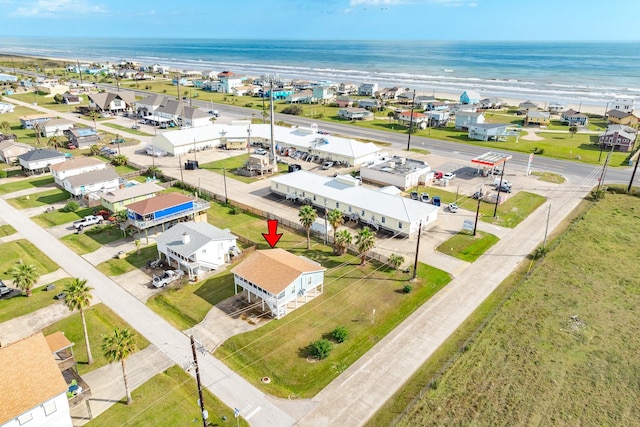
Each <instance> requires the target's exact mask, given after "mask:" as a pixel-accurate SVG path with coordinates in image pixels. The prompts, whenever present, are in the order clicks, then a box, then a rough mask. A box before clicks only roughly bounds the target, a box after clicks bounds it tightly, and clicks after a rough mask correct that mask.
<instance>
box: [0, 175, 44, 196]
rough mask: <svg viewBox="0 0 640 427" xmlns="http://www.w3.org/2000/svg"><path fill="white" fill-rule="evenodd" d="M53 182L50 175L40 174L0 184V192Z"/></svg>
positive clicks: (5, 192)
mask: <svg viewBox="0 0 640 427" xmlns="http://www.w3.org/2000/svg"><path fill="white" fill-rule="evenodd" d="M49 184H53V177H52V176H51V175H41V176H37V177H35V178H29V179H23V180H20V181H14V182H8V183H6V184H2V185H0V194H8V193H13V192H15V191H21V190H27V189H29V188H34V187H42V186H45V185H49Z"/></svg>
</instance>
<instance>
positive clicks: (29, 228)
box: [0, 199, 295, 427]
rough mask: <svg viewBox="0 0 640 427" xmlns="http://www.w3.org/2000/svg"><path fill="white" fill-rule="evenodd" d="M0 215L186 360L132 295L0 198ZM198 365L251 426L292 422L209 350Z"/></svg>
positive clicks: (182, 345) (172, 333)
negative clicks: (86, 280)
mask: <svg viewBox="0 0 640 427" xmlns="http://www.w3.org/2000/svg"><path fill="white" fill-rule="evenodd" d="M0 216H2V218H3V219H4V220H5V221H6V222H7V223H8V224H10V225H12V226H13V227H14V228H15V229H16V230H17V231H18V232H19V233H20V234H21V235H22V236H23V237H25V238H26V239H28V240H30V241H31V242H33V243H34V244H35V245H36V246H37V247H38V248H40V250H42V251H43V252H44V253H46V254H47V255H48V256H49V257H51V259H52V260H53V261H54V262H56V263H57V264H58V265H59V266H60V267H61V268H63V269H64V270H66V271H67V273H69V275H70V276H72V277H83V278H88V282H89V285H90V286H92V287H93V288H94V291H93V293H94V294H95V295H96V296H97V297H98V298H99V299H100V300H101V301H102V302H104V303H105V304H106V305H107V306H108V307H110V308H111V309H112V310H113V311H115V312H116V313H117V314H118V315H119V316H120V317H122V318H123V319H124V320H125V321H126V322H127V323H129V324H130V325H131V326H132V327H133V328H135V329H136V330H137V331H138V332H140V333H141V334H142V335H143V336H144V337H145V338H147V339H148V340H149V341H150V342H151V343H152V344H154V345H155V346H156V347H157V348H158V349H159V350H160V351H162V352H163V353H164V354H166V355H167V356H168V357H169V358H170V359H171V360H173V362H174V363H177V364H179V365H182V364H183V363H184V362H185V361H187V360H189V359H190V358H191V347H190V343H189V339H188V337H187V336H186V335H184V334H183V333H181V332H180V331H177V330H176V329H175V328H173V326H171V325H170V324H169V323H167V321H165V320H164V319H163V318H161V317H160V316H158V315H157V314H155V313H154V312H152V311H151V310H149V309H148V308H147V307H146V306H145V305H144V304H143V303H142V302H140V301H139V300H138V299H136V298H135V297H134V296H133V295H131V294H130V293H128V292H127V291H126V290H124V289H123V288H121V287H120V286H118V285H117V284H116V283H115V282H113V280H111V279H109V278H108V277H106V276H104V275H103V274H102V273H100V272H99V271H98V270H96V269H95V267H94V266H92V265H91V264H89V263H88V262H87V261H86V260H84V259H83V258H82V257H80V256H78V255H77V254H75V253H74V252H73V251H71V249H69V248H67V247H66V246H65V245H64V244H62V243H61V242H60V241H58V240H57V239H56V238H55V237H53V236H52V235H50V234H49V233H45V232H43V231H42V229H41V228H40V227H38V226H37V225H36V224H35V223H33V222H32V221H31V220H30V219H28V218H26V217H25V216H24V215H22V214H21V213H20V212H19V211H18V210H16V209H14V208H13V207H12V206H10V205H9V204H8V203H6V202H5V201H4V200H1V199H0ZM200 364H201V366H200V369H201V376H202V383H203V385H205V386H206V387H207V388H208V389H209V390H210V391H212V392H213V393H214V394H215V395H216V396H218V397H219V398H220V399H221V400H222V401H223V402H225V403H226V404H227V405H229V406H231V407H238V408H240V409H241V410H242V414H244V416H245V418H249V420H250V422H251V425H254V426H265V427H268V426H290V425H293V424H294V422H295V420H294V418H293V417H291V416H290V415H288V414H287V413H285V412H284V411H282V410H281V409H280V408H278V407H277V406H276V405H274V404H273V403H272V401H271V400H270V399H268V398H267V396H265V395H264V394H263V393H261V392H260V391H258V390H256V389H255V388H254V387H253V386H251V385H250V384H249V383H248V382H247V381H246V380H245V379H243V378H241V377H240V376H239V375H237V374H236V373H234V372H233V371H231V370H230V369H229V368H227V367H226V366H225V365H224V364H223V363H222V362H220V361H218V360H216V359H215V358H214V357H213V356H211V355H210V354H208V353H207V354H205V355H203V356H202V357H201V359H200Z"/></svg>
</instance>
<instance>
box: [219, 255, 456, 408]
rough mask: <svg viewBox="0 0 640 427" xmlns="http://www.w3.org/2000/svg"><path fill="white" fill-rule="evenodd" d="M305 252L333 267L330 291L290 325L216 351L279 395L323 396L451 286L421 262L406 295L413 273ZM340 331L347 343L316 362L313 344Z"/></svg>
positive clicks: (286, 321)
mask: <svg viewBox="0 0 640 427" xmlns="http://www.w3.org/2000/svg"><path fill="white" fill-rule="evenodd" d="M298 253H301V254H304V255H306V256H308V257H310V258H312V259H314V260H316V261H319V262H321V264H322V265H324V266H327V267H328V270H327V272H326V274H325V285H324V293H323V294H322V295H321V296H318V297H317V298H315V299H314V300H313V301H310V302H309V303H307V304H306V305H304V306H303V307H301V308H298V309H297V310H295V311H293V312H291V313H289V314H287V316H285V317H284V318H283V319H280V320H272V321H271V322H269V323H267V324H266V325H264V326H262V327H260V328H259V329H257V330H254V331H252V332H248V333H244V334H240V335H236V336H234V337H232V338H230V339H228V340H227V341H225V342H224V344H223V345H221V346H220V347H218V349H217V350H216V353H215V354H216V357H218V358H219V359H220V360H222V361H223V362H225V363H226V364H227V365H229V366H230V367H231V368H232V369H233V370H234V371H236V372H238V373H239V374H240V375H242V376H243V377H245V379H247V381H249V382H251V383H252V384H254V385H255V386H256V387H259V388H261V389H262V390H264V391H265V392H267V393H269V394H273V395H276V396H279V397H287V396H291V395H295V397H303V398H309V397H312V396H314V395H316V394H317V393H318V392H319V391H320V390H322V388H324V387H325V386H326V385H327V384H329V383H330V382H331V381H332V380H333V379H334V378H336V377H337V376H338V375H339V374H340V373H341V372H342V371H344V370H345V369H346V368H347V367H349V366H350V365H351V364H352V363H354V362H355V361H356V360H358V358H360V357H361V356H362V355H363V354H364V353H365V352H367V351H368V350H369V349H371V347H373V346H374V345H375V344H376V342H377V341H378V340H380V339H381V338H383V337H384V336H385V335H387V334H388V333H389V332H391V331H392V330H393V329H394V328H395V327H396V326H398V324H400V323H401V322H402V321H403V320H404V319H406V318H407V316H409V315H410V314H411V313H412V312H413V311H414V310H415V309H416V308H418V307H419V306H420V305H422V304H423V303H424V302H425V301H427V300H428V299H429V298H431V296H433V294H435V292H437V291H438V290H439V289H441V288H442V287H443V286H445V285H446V284H447V283H448V282H449V280H450V277H449V275H448V274H447V273H445V272H443V271H440V270H437V269H435V268H433V267H429V266H426V265H424V264H420V265H419V269H418V276H419V280H418V281H417V282H416V283H412V286H413V291H412V292H411V293H408V294H407V293H404V292H403V290H402V289H403V286H404V285H406V284H408V280H409V279H410V277H409V275H407V274H406V273H401V272H398V271H396V270H393V269H390V268H388V267H384V266H380V265H378V264H375V263H368V264H367V265H365V266H360V265H358V259H357V258H355V257H351V256H342V257H335V256H334V255H333V254H332V253H331V251H330V250H326V251H319V250H318V251H299V252H298ZM374 308H375V310H376V312H375V322H374V323H372V321H371V320H372V310H373V309H374ZM338 326H344V327H346V328H347V329H348V332H349V338H348V340H347V341H345V342H344V343H342V344H337V345H335V346H334V349H333V351H332V352H331V355H330V356H329V357H328V358H327V359H324V360H322V361H318V362H310V360H309V359H308V357H309V349H308V346H309V344H310V343H311V342H313V341H316V340H318V339H320V338H323V337H324V336H326V335H327V334H329V333H330V332H331V331H332V330H333V329H335V328H336V327H338ZM265 375H267V376H269V377H270V378H271V383H270V384H268V385H264V384H262V383H261V382H260V381H259V379H260V378H261V377H263V376H265Z"/></svg>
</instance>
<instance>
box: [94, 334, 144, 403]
mask: <svg viewBox="0 0 640 427" xmlns="http://www.w3.org/2000/svg"><path fill="white" fill-rule="evenodd" d="M134 337H135V334H134V333H133V332H131V331H130V330H129V329H127V328H124V329H120V328H118V327H116V328H115V329H114V330H113V333H112V334H111V335H108V336H106V337H104V339H103V341H102V352H103V353H104V357H105V358H106V359H107V360H108V361H109V363H113V362H116V361H118V362H120V364H121V366H122V378H123V380H124V390H125V393H126V394H127V405H131V404H132V403H133V399H132V398H131V393H130V392H129V384H128V382H127V371H126V369H125V360H126V359H127V357H129V356H130V355H131V353H133V352H134V351H136V340H135V339H134Z"/></svg>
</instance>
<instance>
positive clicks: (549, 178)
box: [531, 172, 566, 184]
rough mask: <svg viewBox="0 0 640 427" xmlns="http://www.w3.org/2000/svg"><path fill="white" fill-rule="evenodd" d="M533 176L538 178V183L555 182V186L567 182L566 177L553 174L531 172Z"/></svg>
mask: <svg viewBox="0 0 640 427" xmlns="http://www.w3.org/2000/svg"><path fill="white" fill-rule="evenodd" d="M531 175H535V176H537V177H538V181H545V182H553V183H554V184H562V183H564V182H565V181H566V179H565V177H564V176H562V175H559V174H557V173H553V172H531Z"/></svg>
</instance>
